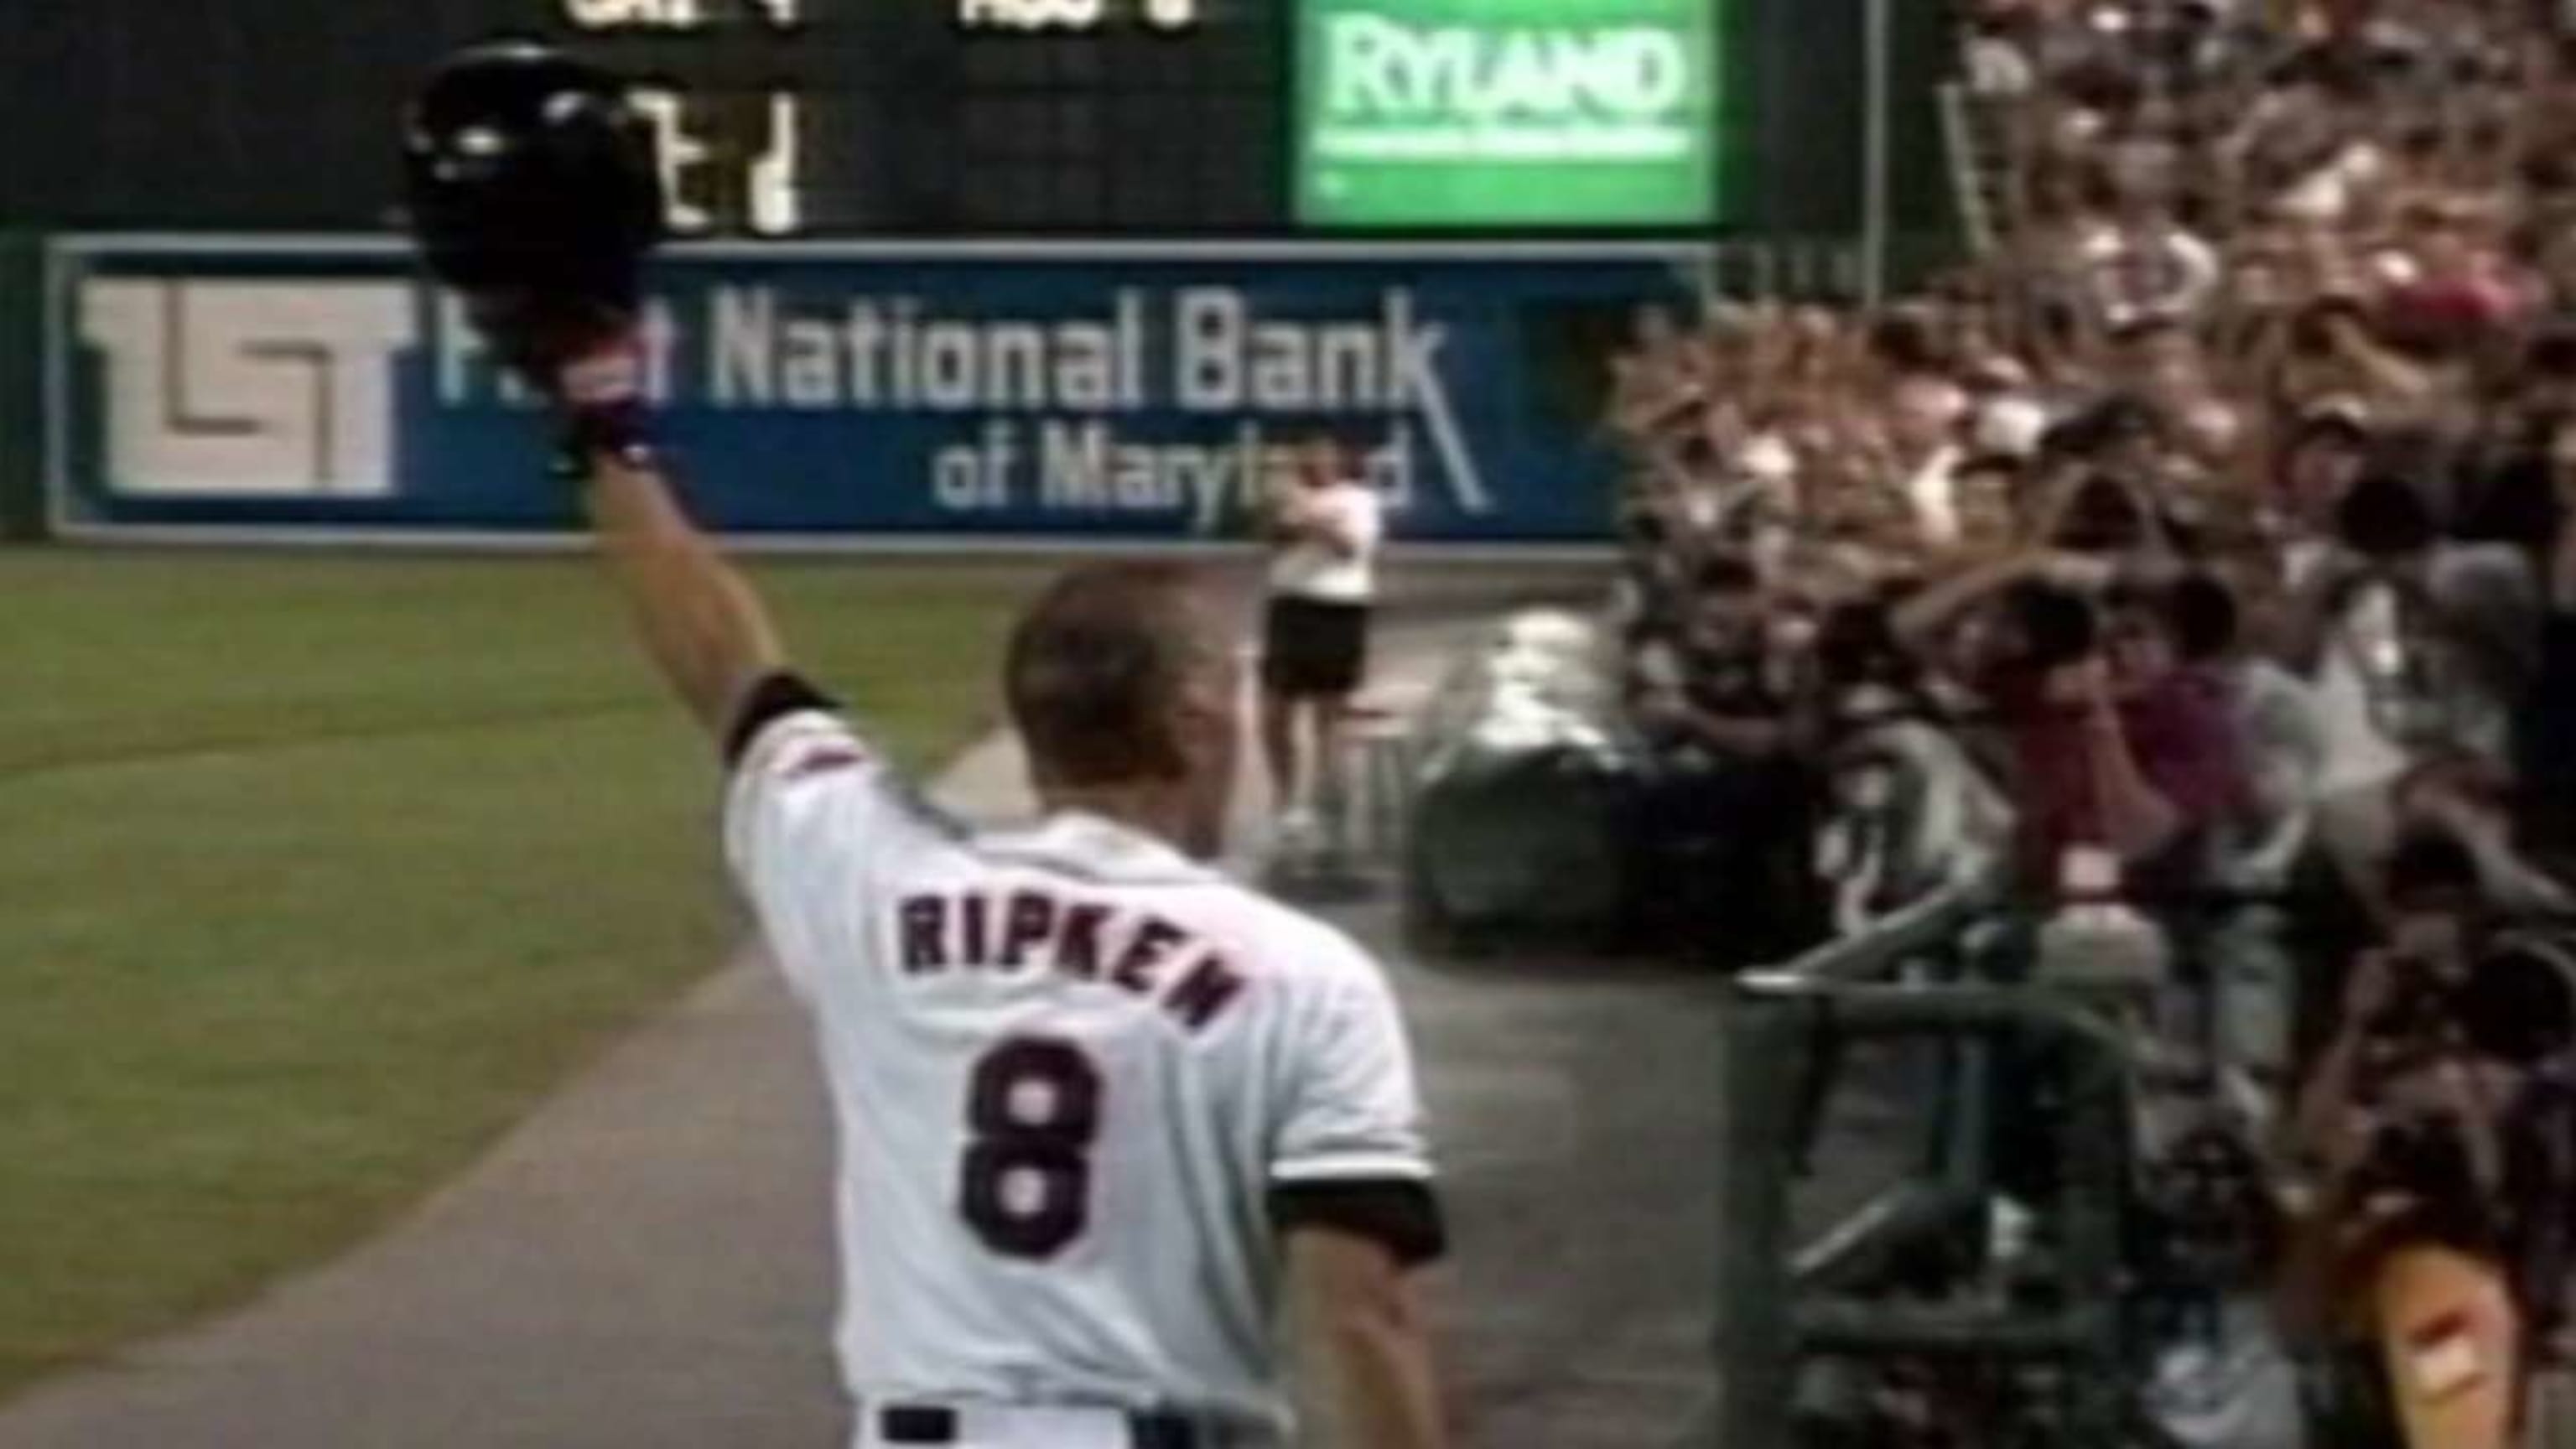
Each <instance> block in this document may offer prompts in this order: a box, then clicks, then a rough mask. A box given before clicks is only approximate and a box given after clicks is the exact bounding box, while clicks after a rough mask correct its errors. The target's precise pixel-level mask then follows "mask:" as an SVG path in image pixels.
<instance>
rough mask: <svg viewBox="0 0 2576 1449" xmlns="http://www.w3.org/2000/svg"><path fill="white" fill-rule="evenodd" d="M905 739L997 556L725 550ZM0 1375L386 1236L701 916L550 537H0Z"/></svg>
mask: <svg viewBox="0 0 2576 1449" xmlns="http://www.w3.org/2000/svg"><path fill="white" fill-rule="evenodd" d="M756 573H757V576H758V578H759V582H760V583H761V585H762V587H763V589H764V591H765V592H766V593H767V594H768V595H769V597H770V599H771V600H772V602H773V605H774V606H775V607H776V609H777V610H778V612H779V614H780V615H781V617H782V619H783V621H784V623H785V626H786V628H787V631H788V634H789V637H790V638H791V639H792V640H793V641H795V644H796V646H797V651H798V657H799V659H800V662H802V663H803V664H805V666H806V667H807V668H808V669H809V671H810V672H812V673H814V674H815V675H817V676H818V677H819V678H821V679H822V680H823V681H824V682H825V683H827V684H830V685H832V686H834V687H836V688H838V689H840V690H841V691H843V692H844V694H845V695H846V697H848V698H849V699H850V700H851V702H852V703H853V704H854V705H855V706H856V707H857V708H858V709H859V710H860V712H861V713H862V714H863V715H864V716H865V717H866V718H867V719H868V720H869V722H870V723H871V724H872V725H873V726H874V728H875V731H876V734H877V736H878V737H879V738H880V739H881V740H883V741H884V742H885V743H886V744H887V745H888V746H889V747H890V748H891V749H893V750H894V751H895V752H896V753H897V754H898V755H900V756H901V757H903V758H905V759H906V760H908V761H910V762H912V763H913V764H915V765H919V766H927V765H929V764H933V763H935V762H936V761H937V760H938V759H939V758H940V757H941V756H942V755H943V754H944V753H945V752H947V751H949V750H951V749H953V748H955V747H956V746H958V745H960V744H962V743H963V742H964V741H965V740H966V739H968V738H970V737H971V735H972V734H973V732H974V731H975V729H976V728H977V727H979V726H980V725H981V724H983V723H985V722H986V721H987V720H988V719H989V717H990V709H989V706H988V697H989V689H990V679H991V660H992V658H993V656H994V652H995V649H996V647H997V643H998V640H999V637H1000V632H1001V629H1002V627H1003V623H1004V620H1005V618H1006V616H1007V613H1008V611H1009V608H1010V605H1011V604H1012V602H1013V601H1014V599H1015V598H1016V596H1017V594H1018V592H1019V590H1018V584H1017V580H1016V579H1015V578H1014V577H1013V576H1012V575H1011V574H1010V573H1007V572H998V571H989V570H986V571H975V570H962V569H957V568H942V567H927V566H910V567H888V566H882V565H860V564H854V563H831V564H802V565H776V566H768V567H763V568H760V569H758V570H756ZM0 690H5V691H6V694H5V696H0V700H5V702H0V821H5V824H0V1394H5V1393H7V1392H8V1391H9V1390H10V1389H11V1388H13V1387H18V1386H23V1385H24V1384H25V1383H26V1381H27V1380H29V1379H30V1378H32V1377H34V1376H36V1375H38V1374H41V1373H43V1372H46V1371H48V1370H51V1369H54V1368H58V1367H60V1366H62V1365H65V1364H67V1363H71V1362H76V1361H78V1360H80V1359H82V1358H85V1357H89V1356H92V1355H95V1354H97V1353H98V1352H100V1351H101V1350H103V1349H105V1348H107V1347H109V1346H112V1345H114V1344H115V1343H118V1342H120V1341H124V1340H127V1339H130V1338H133V1337H135V1336H138V1335H142V1334H147V1333H151V1332H156V1331H160V1330H164V1329H168V1328H170V1327H173V1326H175V1325H177V1324H180V1323H183V1322H185V1321H187V1320H188V1319H190V1318H192V1317H195V1316H198V1315H201V1314H204V1313H206V1312H209V1311H211V1310H215V1309H218V1308H221V1307H223V1306H226V1305H229V1304H233V1303H237V1302H239V1301H241V1300H242V1299H243V1298H245V1297H246V1296H247V1295H249V1294H250V1293H252V1292H253V1291H254V1290H256V1289H257V1288H258V1287H259V1286H260V1285H262V1284H263V1283H265V1282H268V1281H270V1280H272V1279H273V1278H275V1277H276V1276H277V1275H279V1274H281V1273H283V1272H286V1271H288V1270H291V1269H293V1268H296V1267H299V1266H302V1265H306V1264H309V1263H312V1262H314V1261H316V1260H318V1259H321V1258H324V1257H327V1256H328V1255H330V1254H332V1253H335V1252H337V1251H340V1250H342V1249H344V1248H346V1247H348V1246H349V1245H350V1244H352V1243H353V1242H355V1241H357V1240H359V1239H361V1238H363V1237H364V1236H365V1235H366V1234H368V1233H369V1232H370V1231H372V1230H374V1229H377V1228H379V1227H381V1226H382V1225H384V1224H385V1223H386V1222H387V1221H388V1220H389V1219H390V1218H391V1217H392V1216H393V1215H394V1214H396V1213H397V1212H399V1210H400V1209H401V1208H403V1207H404V1206H405V1205H407V1204H408V1203H410V1202H412V1201H414V1200H415V1199H416V1198H417V1197H418V1196H419V1195H420V1194H421V1193H422V1192H423V1191H424V1190H426V1189H427V1188H429V1187H431V1186H432V1185H434V1184H435V1183H437V1182H438V1181H439V1180H440V1179H441V1178H443V1177H445V1176H447V1175H449V1174H451V1173H453V1172H454V1171H456V1170H457V1169H458V1168H460V1167H462V1166H464V1165H465V1164H466V1163H467V1162H469V1161H470V1160H471V1159H472V1158H473V1157H474V1155H475V1154H476V1153H477V1152H478V1150H480V1149H481V1148H482V1147H484V1146H486V1145H487V1144H489V1143H490V1142H491V1141H492V1140H493V1139H494V1138H495V1137H496V1136H497V1135H498V1134H499V1133H500V1132H501V1131H503V1130H504V1129H505V1128H507V1127H508V1126H509V1125H510V1124H511V1123H512V1122H513V1121H515V1120H516V1119H517V1118H518V1117H519V1116H520V1115H521V1114H522V1113H523V1112H524V1111H525V1110H526V1109H527V1108H528V1107H530V1106H531V1105H532V1104H533V1103H534V1102H535V1101H536V1100H538V1099H540V1098H541V1097H543V1096H544V1095H545V1094H546V1092H547V1091H548V1090H549V1089H550V1088H552V1087H554V1086H556V1085H558V1084H560V1083H561V1082H562V1080H563V1079H564V1078H565V1077H566V1075H567V1074H568V1073H569V1072H570V1071H572V1070H573V1069H575V1068H577V1067H578V1066H579V1065H580V1064H581V1063H582V1062H584V1061H585V1060H587V1059H588V1058H589V1057H591V1056H592V1055H593V1054H595V1053H596V1052H597V1051H598V1050H599V1049H600V1048H601V1047H602V1046H604V1045H605V1044H606V1043H607V1042H608V1041H610V1040H611V1039H613V1038H614V1037H615V1036H616V1035H617V1034H618V1033H619V1032H620V1031H621V1030H623V1029H625V1028H627V1027H629V1026H631V1025H632V1024H634V1023H635V1022H636V1021H637V1020H638V1019H639V1018H640V1017H642V1016H643V1015H645V1014H646V1013H648V1012H650V1011H651V1010H652V1009H653V1008H654V1007H655V1006H657V1005H659V1004H661V1003H664V1002H666V1001H668V1000H669V999H670V998H671V997H672V996H673V995H674V994H675V993H676V992H677V991H679V990H680V989H681V988H683V987H684V986H686V985H687V984H688V983H689V982H690V981H692V980H693V979H696V978H698V977H700V976H702V975H703V974H704V973H705V972H706V971H707V970H708V969H709V968H710V967H711V966H713V965H714V964H716V963H717V962H718V961H719V960H720V959H721V957H722V955H723V953H724V951H725V949H726V947H727V946H728V945H729V944H730V943H731V942H732V941H733V940H734V939H735V938H736V936H737V935H738V933H739V930H740V926H739V921H738V917H737V915H736V913H735V911H734V908H733V907H732V905H731V904H730V897H729V896H728V894H727V891H726V889H725V887H724V885H723V883H722V878H721V873H720V869H719V863H718V858H717V851H716V847H715V841H714V828H713V827H714V819H715V806H716V792H717V786H718V783H719V781H718V774H717V771H716V768H715V766H714V764H713V761H712V759H711V751H710V749H709V747H708V746H707V745H706V744H705V743H704V742H703V741H701V740H700V739H699V738H698V737H697V736H696V735H695V734H694V733H693V731H692V730H691V729H690V727H689V726H688V725H687V724H686V722H685V721H684V720H683V718H682V716H681V714H680V712H679V710H678V709H677V707H676V706H674V705H673V704H671V703H670V702H668V701H667V700H666V699H665V698H664V697H663V696H662V694H661V693H660V689H659V685H658V682H657V681H655V680H654V679H653V678H652V677H651V676H650V675H649V673H648V672H647V670H646V668H645V666H644V665H643V663H642V661H641V659H640V657H639V656H638V655H637V654H636V652H635V650H634V648H633V646H632V644H631V643H630V641H629V639H628V637H627V635H626V633H625V631H624V628H623V621H622V619H621V617H620V615H619V613H618V611H617V608H616V606H615V604H614V602H613V600H612V599H611V598H610V597H609V596H608V594H607V592H606V590H605V588H604V587H603V586H602V585H601V583H600V582H599V581H598V580H597V579H596V578H594V577H593V576H592V575H591V572H590V571H589V569H588V568H587V567H586V566H585V565H584V563H583V562H582V561H580V560H573V559H552V560H481V561H476V560H451V559H436V560H429V559H372V560H347V559H330V558H316V557H270V556H261V557H244V556H216V557H198V556H179V555H167V554H149V555H128V554H116V555H98V554H78V553H61V552H44V551H36V552H30V551H25V550H18V551H8V550H0Z"/></svg>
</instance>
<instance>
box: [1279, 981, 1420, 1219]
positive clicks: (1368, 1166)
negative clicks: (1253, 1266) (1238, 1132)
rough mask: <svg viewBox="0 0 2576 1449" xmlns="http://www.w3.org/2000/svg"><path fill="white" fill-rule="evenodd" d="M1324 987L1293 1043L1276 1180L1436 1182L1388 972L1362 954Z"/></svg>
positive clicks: (1285, 1184) (1291, 1183) (1296, 1182)
mask: <svg viewBox="0 0 2576 1449" xmlns="http://www.w3.org/2000/svg"><path fill="white" fill-rule="evenodd" d="M1318 995H1319V999H1318V1000H1317V1001H1315V1002H1314V1003H1313V1008H1312V1010H1310V1011H1309V1012H1307V1013H1306V1014H1305V1020H1304V1022H1303V1029H1302V1030H1300V1031H1299V1032H1298V1033H1297V1035H1296V1036H1295V1038H1294V1039H1293V1041H1292V1042H1291V1044H1290V1048H1289V1049H1290V1051H1291V1053H1292V1056H1291V1058H1290V1060H1289V1062H1288V1063H1287V1072H1288V1087H1287V1092H1286V1105H1285V1111H1284V1113H1283V1114H1282V1117H1281V1121H1280V1126H1279V1130H1278V1134H1277V1136H1276V1138H1275V1139H1274V1144H1273V1150H1272V1153H1271V1162H1270V1178H1271V1183H1272V1185H1273V1186H1274V1187H1293V1186H1301V1185H1308V1184H1328V1183H1337V1182H1354V1181H1386V1180H1390V1179H1392V1180H1398V1181H1412V1182H1428V1181H1429V1180H1430V1178H1431V1176H1432V1169H1431V1156H1430V1147H1429V1144H1428V1142H1427V1140H1426V1136H1425V1132H1424V1128H1423V1112H1422V1100H1421V1097H1420V1094H1419V1092H1418V1090H1417V1088H1416V1085H1415V1081H1414V1072H1413V1056H1412V1052H1411V1050H1410V1049H1409V1048H1408V1046H1407V1044H1406V1042H1405V1036H1404V1024H1403V1021H1402V1020H1401V1018H1400V1017H1399V1016H1398V1014H1397V1011H1396V1004H1395V993H1394V992H1393V991H1392V990H1391V989H1389V988H1388V986H1387V983H1386V977H1385V975H1384V973H1382V972H1380V971H1379V970H1378V969H1377V967H1376V966H1375V965H1374V964H1372V963H1368V962H1366V961H1364V960H1363V961H1360V962H1357V963H1355V965H1354V969H1351V970H1348V971H1343V972H1337V973H1336V974H1335V975H1333V976H1332V977H1330V978H1327V979H1326V980H1325V981H1324V982H1323V983H1322V986H1321V990H1320V991H1319V993H1318Z"/></svg>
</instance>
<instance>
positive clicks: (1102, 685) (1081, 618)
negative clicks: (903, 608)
mask: <svg viewBox="0 0 2576 1449" xmlns="http://www.w3.org/2000/svg"><path fill="white" fill-rule="evenodd" d="M1210 594H1211V590H1210V589H1209V587H1208V584H1207V580H1206V577H1205V575H1204V574H1202V573H1201V572H1200V571H1199V570H1197V569H1194V568H1192V567H1190V566H1188V565H1186V564H1179V563H1161V562H1123V563H1098V564H1085V565H1082V566H1080V567H1077V568H1074V569H1071V570H1068V571H1067V572H1065V573H1064V574H1063V575H1062V576H1061V577H1059V578H1057V579H1056V581H1055V582H1054V583H1053V584H1052V585H1050V586H1048V588H1047V590H1046V592H1045V593H1043V594H1041V595H1039V596H1038V599H1037V601H1036V602H1035V603H1033V604H1031V605H1030V606H1029V608H1028V611H1027V612H1026V613H1024V614H1022V615H1021V616H1020V622H1019V625H1018V627H1017V628H1016V629H1014V630H1013V631H1012V634H1011V645H1010V652H1009V655H1008V657H1007V659H1006V660H1005V662H1004V664H1003V670H1002V693H1003V698H1004V703H1005V705H1006V707H1007V708H1008V709H1009V710H1010V714H1011V723H1012V725H1013V727H1015V728H1016V729H1018V731H1019V732H1020V738H1021V739H1022V740H1024V741H1025V742H1026V743H1027V745H1028V751H1029V757H1030V759H1031V761H1032V762H1033V763H1034V764H1035V765H1036V766H1037V769H1038V773H1039V774H1040V775H1041V776H1042V777H1045V778H1048V779H1052V780H1056V781H1059V782H1061V783H1063V784H1066V785H1077V786H1081V785H1114V784H1119V783H1122V782H1125V781H1130V780H1146V779H1171V778H1176V777H1178V776H1179V775H1180V774H1181V773H1182V772H1183V770H1184V768H1185V767H1184V763H1183V760H1182V757H1181V751H1180V742H1179V740H1178V739H1177V738H1176V736H1175V735H1174V732H1173V729H1172V721H1173V713H1174V710H1173V707H1174V705H1175V704H1176V703H1177V702H1178V701H1179V699H1180V697H1181V696H1182V694H1183V693H1184V691H1186V690H1187V689H1188V687H1189V685H1190V682H1191V681H1192V680H1193V679H1194V678H1196V677H1197V675H1198V673H1199V671H1200V670H1202V669H1205V668H1207V667H1208V666H1209V665H1210V664H1211V663H1212V662H1214V657H1215V656H1216V655H1218V654H1219V653H1221V652H1222V650H1223V647H1224V646H1223V644H1222V643H1221V642H1220V641H1219V640H1218V638H1217V635H1216V632H1215V630H1214V629H1213V628H1212V627H1211V626H1210V622H1209V621H1210V617H1211V607H1212V606H1211V600H1210Z"/></svg>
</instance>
